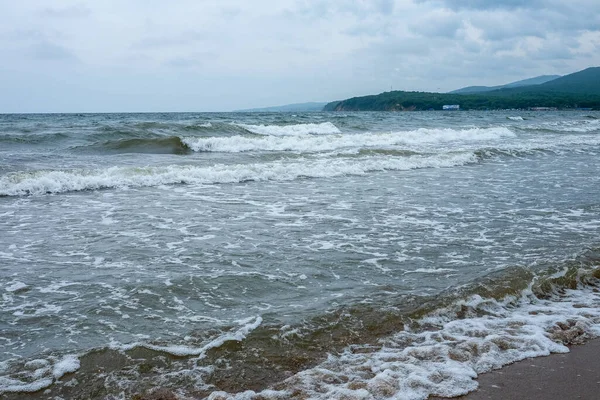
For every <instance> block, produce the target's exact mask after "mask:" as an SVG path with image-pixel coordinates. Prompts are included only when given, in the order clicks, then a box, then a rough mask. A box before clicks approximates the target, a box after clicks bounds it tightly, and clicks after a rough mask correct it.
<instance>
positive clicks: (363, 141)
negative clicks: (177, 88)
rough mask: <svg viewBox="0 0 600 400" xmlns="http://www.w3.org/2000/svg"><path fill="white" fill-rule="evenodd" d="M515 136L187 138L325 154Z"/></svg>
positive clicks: (240, 148) (216, 145)
mask: <svg viewBox="0 0 600 400" xmlns="http://www.w3.org/2000/svg"><path fill="white" fill-rule="evenodd" d="M508 137H515V133H514V132H512V131H511V130H510V129H508V128H506V127H496V128H472V129H417V130H414V131H400V132H388V133H362V134H332V135H326V136H312V135H305V136H286V137H280V136H266V137H248V136H230V137H208V138H198V137H185V138H182V142H183V143H185V144H186V145H187V146H188V147H189V148H191V149H192V150H194V151H204V152H224V153H239V152H246V151H295V152H307V153H314V152H322V151H333V150H338V149H360V148H390V147H392V146H398V145H412V146H415V145H420V144H435V143H448V142H482V141H495V140H498V139H503V138H508Z"/></svg>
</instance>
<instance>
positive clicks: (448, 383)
mask: <svg viewBox="0 0 600 400" xmlns="http://www.w3.org/2000/svg"><path fill="white" fill-rule="evenodd" d="M599 276H600V271H599V270H592V271H589V270H588V271H583V269H575V270H574V269H567V270H565V271H564V272H563V273H562V274H556V275H554V276H552V277H547V278H541V279H540V280H541V281H542V282H544V283H548V285H549V286H548V287H549V288H554V290H553V291H551V294H550V295H549V296H547V295H544V294H543V293H541V292H540V291H539V290H536V289H535V288H534V286H535V283H536V282H537V280H536V278H535V277H534V278H533V280H530V281H529V286H528V287H526V288H525V289H524V290H522V291H515V292H514V293H507V290H506V288H503V287H502V285H500V286H499V287H498V288H497V289H498V290H499V292H498V293H496V294H501V293H504V295H502V296H499V298H493V297H483V296H481V295H478V294H475V295H471V296H468V297H467V298H464V299H462V300H458V301H455V302H453V303H452V304H450V305H447V306H444V307H441V308H435V309H434V310H432V311H430V312H427V313H426V314H425V315H423V316H421V317H420V318H418V319H415V320H412V321H410V322H408V323H407V325H405V327H404V330H400V331H396V332H395V333H393V334H391V335H390V336H386V337H382V338H380V339H379V340H378V341H376V342H375V343H370V344H354V345H349V346H347V347H345V349H343V350H342V351H340V352H338V353H337V354H330V355H329V356H328V357H327V359H326V360H324V361H322V362H320V363H319V364H317V365H315V366H312V367H309V368H307V369H303V370H301V371H299V372H298V373H296V374H295V375H294V376H292V377H290V378H288V379H286V380H285V381H283V382H280V383H278V384H276V385H274V386H272V388H271V389H268V390H264V391H262V392H259V393H255V392H245V393H243V395H242V393H240V394H229V393H226V392H222V391H219V392H216V391H215V392H213V393H212V394H211V396H215V397H219V396H223V397H224V398H228V399H232V400H234V399H236V400H237V399H239V400H241V399H245V398H261V399H263V398H264V399H273V400H275V399H281V398H288V397H290V396H291V394H292V393H293V394H294V396H295V397H299V398H311V399H317V400H321V399H322V400H325V399H331V398H341V396H343V397H344V398H352V399H354V398H356V399H366V398H369V399H372V398H402V399H407V400H425V399H427V398H429V397H430V396H440V397H456V396H460V395H465V394H467V393H469V392H471V391H473V390H475V389H477V386H478V385H477V382H476V381H475V379H476V378H477V376H478V375H479V374H481V373H485V372H488V371H491V370H494V369H498V368H501V367H503V366H505V365H507V364H511V363H514V362H516V361H520V360H523V359H526V358H530V357H540V356H547V355H549V354H551V353H567V352H568V351H569V349H568V347H567V345H569V344H574V343H581V342H583V341H585V340H587V339H589V338H593V337H596V336H598V335H599V334H600V295H599V294H598V291H597V287H598V285H600V281H599V280H598V277H599ZM520 277H521V276H520ZM529 278H530V279H531V275H530V277H529ZM537 278H540V277H537ZM519 281H520V279H519ZM546 293H547V292H546Z"/></svg>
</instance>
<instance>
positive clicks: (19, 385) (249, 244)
mask: <svg viewBox="0 0 600 400" xmlns="http://www.w3.org/2000/svg"><path fill="white" fill-rule="evenodd" d="M599 232H600V112H595V111H575V110H573V111H538V112H532V111H516V110H513V111H477V112H470V111H455V112H442V111H430V112H406V113H394V112H364V113H362V112H356V113H345V112H337V113H320V112H314V113H142V114H17V115H0V294H1V297H0V396H1V397H2V398H3V399H8V400H12V399H56V400H58V399H131V398H138V399H140V398H143V396H146V395H147V394H148V393H151V392H152V391H153V390H157V389H160V390H163V391H166V392H164V393H171V394H173V395H176V396H179V398H181V399H202V398H208V399H211V400H217V399H237V400H250V399H257V400H258V399H261V400H265V399H323V400H325V399H340V400H341V399H347V400H349V399H361V400H366V399H403V400H412V399H415V400H416V399H426V398H428V397H429V396H431V395H435V396H457V395H461V394H465V393H468V392H470V391H473V390H476V388H477V380H476V377H477V376H478V375H479V374H482V373H485V372H488V371H492V370H495V369H499V368H502V367H503V366H504V365H507V364H510V363H513V362H516V361H519V360H522V359H525V358H528V357H538V356H545V355H549V354H550V353H562V352H568V345H572V344H577V343H583V342H585V341H586V340H588V339H590V338H593V337H596V336H599V335H600V269H599V268H600V236H599ZM135 396H137V397H135Z"/></svg>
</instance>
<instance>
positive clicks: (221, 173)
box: [0, 152, 477, 196]
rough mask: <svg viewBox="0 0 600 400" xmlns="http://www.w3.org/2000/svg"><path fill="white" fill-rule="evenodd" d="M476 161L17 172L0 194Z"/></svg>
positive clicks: (451, 158)
mask: <svg viewBox="0 0 600 400" xmlns="http://www.w3.org/2000/svg"><path fill="white" fill-rule="evenodd" d="M474 162H477V157H476V156H475V155H474V154H473V153H470V152H465V153H458V154H442V155H431V156H412V157H384V156H373V157H362V158H355V159H342V158H338V159H317V160H298V161H296V162H285V161H278V162H271V163H258V164H234V165H222V164H217V165H214V166H210V167H197V166H191V165H171V166H164V167H144V168H133V167H111V168H107V169H99V170H67V171H36V172H21V173H15V174H10V175H7V176H3V177H1V178H0V195H4V196H21V195H27V194H45V193H62V192H69V191H79V190H97V189H104V188H126V187H143V186H158V185H166V184H177V183H188V184H213V183H237V182H243V181H250V180H252V181H266V180H274V181H290V180H294V179H297V178H299V177H310V178H329V177H336V176H343V175H364V174H366V173H368V172H372V171H385V170H409V169H416V168H441V167H451V166H456V165H465V164H468V163H474Z"/></svg>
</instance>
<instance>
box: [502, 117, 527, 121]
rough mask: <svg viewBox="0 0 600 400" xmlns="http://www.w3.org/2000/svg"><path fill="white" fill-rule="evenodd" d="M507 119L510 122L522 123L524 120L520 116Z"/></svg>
mask: <svg viewBox="0 0 600 400" xmlns="http://www.w3.org/2000/svg"><path fill="white" fill-rule="evenodd" d="M506 118H508V119H510V120H511V121H523V120H524V118H523V117H521V116H516V117H506Z"/></svg>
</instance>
